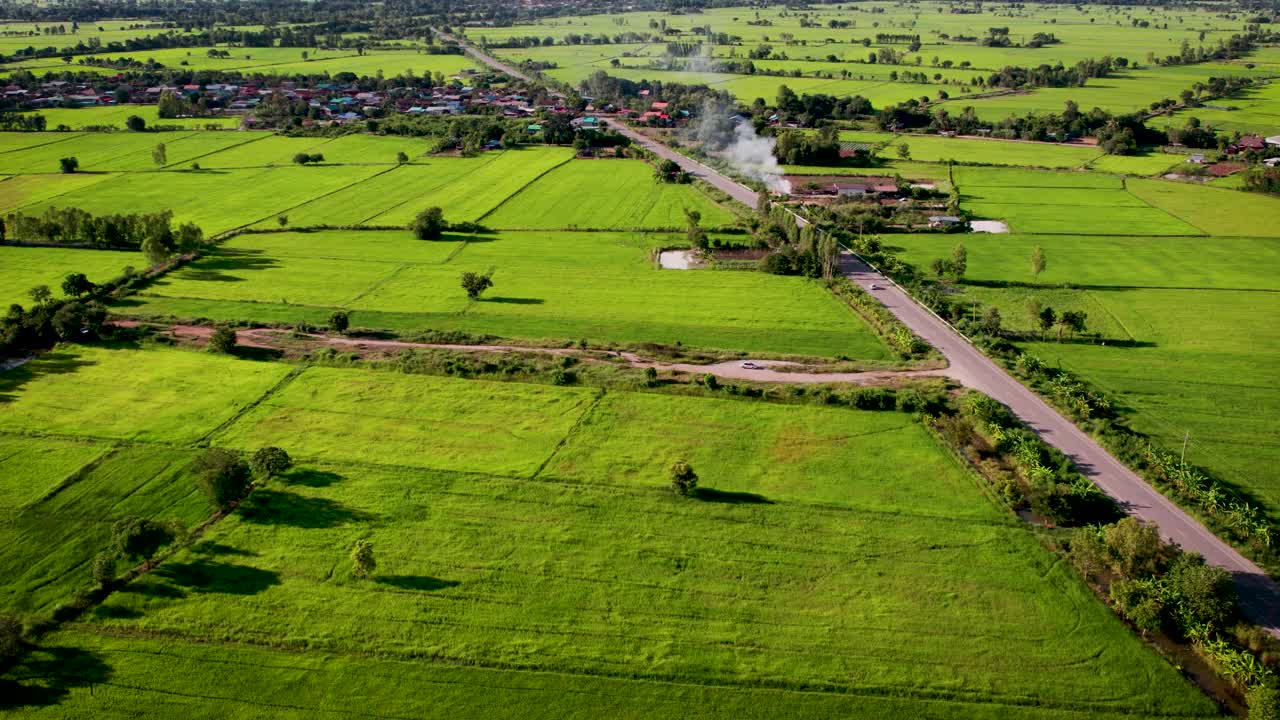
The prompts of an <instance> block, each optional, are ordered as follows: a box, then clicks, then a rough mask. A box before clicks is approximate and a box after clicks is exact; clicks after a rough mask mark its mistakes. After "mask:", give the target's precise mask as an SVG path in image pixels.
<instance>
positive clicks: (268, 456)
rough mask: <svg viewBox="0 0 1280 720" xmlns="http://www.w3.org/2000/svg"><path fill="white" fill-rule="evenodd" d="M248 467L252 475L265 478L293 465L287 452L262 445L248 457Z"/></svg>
mask: <svg viewBox="0 0 1280 720" xmlns="http://www.w3.org/2000/svg"><path fill="white" fill-rule="evenodd" d="M249 467H250V468H252V470H253V474H254V476H256V477H257V478H258V479H260V480H266V479H267V478H269V477H271V476H273V475H279V474H280V473H282V472H284V471H286V470H288V469H289V468H291V467H293V459H292V458H290V457H289V453H287V452H285V451H284V450H281V449H280V448H278V447H264V448H259V449H258V450H257V451H256V452H254V453H253V455H252V456H251V457H250V458H249Z"/></svg>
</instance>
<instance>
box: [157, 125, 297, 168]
mask: <svg viewBox="0 0 1280 720" xmlns="http://www.w3.org/2000/svg"><path fill="white" fill-rule="evenodd" d="M230 132H235V131H234V130H232V131H230ZM269 137H275V135H272V134H268V135H262V136H260V137H251V138H248V139H247V140H244V141H242V142H238V143H236V144H234V145H228V146H226V147H224V148H218V149H217V150H210V151H209V152H207V153H203V154H201V155H196V156H194V157H189V158H187V159H186V160H178V161H177V162H172V163H169V164H168V165H165V166H164V167H162V168H160V170H161V171H164V170H168V169H169V168H172V167H176V166H177V165H178V164H179V163H191V162H195V161H196V160H199V159H200V158H207V157H209V156H210V155H217V154H218V153H220V152H226V151H228V150H234V149H236V148H239V147H244V146H245V145H250V144H252V143H256V142H262V141H263V140H266V139H267V138H269ZM210 169H218V170H223V169H230V168H210Z"/></svg>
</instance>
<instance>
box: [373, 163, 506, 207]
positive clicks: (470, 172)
mask: <svg viewBox="0 0 1280 720" xmlns="http://www.w3.org/2000/svg"><path fill="white" fill-rule="evenodd" d="M492 155H493V157H491V158H490V159H489V160H487V161H485V162H483V163H481V164H480V165H477V166H476V167H474V168H472V169H470V170H468V171H466V172H464V173H462V174H461V175H459V176H457V177H455V178H450V179H446V180H442V181H440V182H438V183H436V184H435V185H432V186H430V187H427V188H421V192H422V193H424V194H425V193H430V192H433V191H435V190H438V189H439V188H442V187H444V186H445V185H452V184H453V183H456V182H460V181H461V180H462V179H463V178H465V177H468V176H470V175H474V174H475V173H477V172H479V171H481V170H483V169H484V168H486V167H488V166H489V165H491V164H493V163H494V162H495V161H496V160H497V159H498V158H500V157H502V155H503V153H492ZM413 164H414V163H407V164H406V165H405V166H404V167H407V166H408V165H413ZM428 164H429V163H428ZM396 167H402V166H400V165H397V166H396ZM421 199H422V196H418V197H412V198H408V199H405V200H401V201H400V202H398V203H396V204H394V205H391V206H389V207H385V208H382V209H381V210H379V211H378V212H376V213H374V214H373V215H370V216H369V217H367V218H365V219H363V220H361V221H360V222H358V223H356V224H357V225H364V224H365V223H367V222H370V221H373V220H376V219H377V218H380V217H382V216H383V215H386V214H387V213H389V212H391V211H392V210H395V209H397V208H399V207H401V206H403V205H408V204H409V203H411V202H414V201H415V200H421Z"/></svg>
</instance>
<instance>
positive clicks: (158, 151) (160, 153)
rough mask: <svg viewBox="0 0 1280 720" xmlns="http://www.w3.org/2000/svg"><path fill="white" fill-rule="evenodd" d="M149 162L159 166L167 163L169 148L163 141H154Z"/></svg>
mask: <svg viewBox="0 0 1280 720" xmlns="http://www.w3.org/2000/svg"><path fill="white" fill-rule="evenodd" d="M151 162H153V163H155V164H156V165H159V166H161V167H163V166H165V165H168V164H169V150H168V148H166V147H165V146H164V143H156V146H155V147H153V148H151Z"/></svg>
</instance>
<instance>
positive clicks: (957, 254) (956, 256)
mask: <svg viewBox="0 0 1280 720" xmlns="http://www.w3.org/2000/svg"><path fill="white" fill-rule="evenodd" d="M968 269H969V251H968V250H966V249H965V247H964V243H960V244H959V245H956V246H955V247H954V248H953V249H952V250H951V275H952V277H954V278H955V279H956V282H959V281H960V279H961V278H963V277H964V273H965V271H966V270H968Z"/></svg>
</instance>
